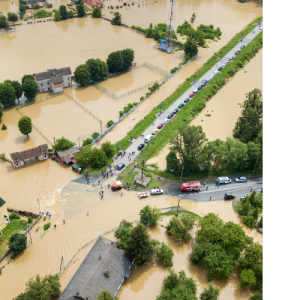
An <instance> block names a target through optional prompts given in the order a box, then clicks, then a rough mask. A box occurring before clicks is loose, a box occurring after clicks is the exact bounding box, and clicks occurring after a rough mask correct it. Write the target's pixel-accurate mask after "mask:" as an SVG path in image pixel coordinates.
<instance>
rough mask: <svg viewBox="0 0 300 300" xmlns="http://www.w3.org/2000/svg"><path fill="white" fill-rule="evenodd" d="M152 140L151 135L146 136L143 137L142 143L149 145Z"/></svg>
mask: <svg viewBox="0 0 300 300" xmlns="http://www.w3.org/2000/svg"><path fill="white" fill-rule="evenodd" d="M152 139H153V135H152V134H148V135H147V136H146V137H145V139H144V142H145V143H149V142H150V141H151V140H152Z"/></svg>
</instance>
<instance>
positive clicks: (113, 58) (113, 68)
mask: <svg viewBox="0 0 300 300" xmlns="http://www.w3.org/2000/svg"><path fill="white" fill-rule="evenodd" d="M133 60H134V51H133V50H132V49H130V48H127V49H124V50H118V51H115V52H112V53H110V54H109V55H108V57H107V60H106V62H104V61H102V60H100V59H99V58H97V59H93V58H91V59H88V60H87V61H86V63H85V64H82V65H79V66H77V67H76V69H75V72H74V77H75V82H77V83H79V84H81V85H87V84H88V83H90V82H91V80H92V81H99V80H102V79H104V78H106V77H107V76H108V73H109V72H110V73H113V72H121V71H125V70H127V69H128V68H129V67H131V65H132V62H133Z"/></svg>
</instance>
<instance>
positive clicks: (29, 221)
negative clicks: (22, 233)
mask: <svg viewBox="0 0 300 300" xmlns="http://www.w3.org/2000/svg"><path fill="white" fill-rule="evenodd" d="M32 220H33V219H32V216H29V217H28V224H30V223H32Z"/></svg>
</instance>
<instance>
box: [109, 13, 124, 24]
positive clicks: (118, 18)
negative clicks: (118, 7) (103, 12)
mask: <svg viewBox="0 0 300 300" xmlns="http://www.w3.org/2000/svg"><path fill="white" fill-rule="evenodd" d="M114 16H115V17H114V18H113V19H112V21H111V24H112V25H122V21H121V14H120V13H119V12H115V13H114Z"/></svg>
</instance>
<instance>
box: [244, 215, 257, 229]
mask: <svg viewBox="0 0 300 300" xmlns="http://www.w3.org/2000/svg"><path fill="white" fill-rule="evenodd" d="M241 218H242V220H243V222H244V223H245V224H246V225H247V226H249V227H251V228H254V227H255V222H256V220H255V219H254V218H253V217H252V216H242V217H241Z"/></svg>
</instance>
